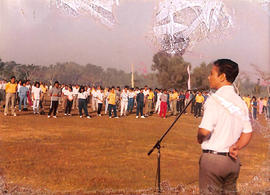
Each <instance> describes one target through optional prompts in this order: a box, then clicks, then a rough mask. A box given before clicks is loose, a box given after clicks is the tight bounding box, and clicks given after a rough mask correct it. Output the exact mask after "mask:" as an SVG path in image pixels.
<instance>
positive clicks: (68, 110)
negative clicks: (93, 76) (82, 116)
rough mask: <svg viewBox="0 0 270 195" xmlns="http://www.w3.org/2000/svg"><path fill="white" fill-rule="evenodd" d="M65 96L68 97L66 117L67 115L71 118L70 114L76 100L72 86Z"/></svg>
mask: <svg viewBox="0 0 270 195" xmlns="http://www.w3.org/2000/svg"><path fill="white" fill-rule="evenodd" d="M65 95H66V96H67V103H66V108H65V116H67V115H68V116H71V114H70V112H71V108H72V104H73V99H74V93H73V89H72V86H69V87H68V90H67V91H65Z"/></svg>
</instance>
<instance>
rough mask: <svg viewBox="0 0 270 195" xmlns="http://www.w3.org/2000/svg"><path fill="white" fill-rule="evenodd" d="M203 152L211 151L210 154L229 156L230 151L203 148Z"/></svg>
mask: <svg viewBox="0 0 270 195" xmlns="http://www.w3.org/2000/svg"><path fill="white" fill-rule="evenodd" d="M202 152H203V153H210V154H217V155H223V156H229V152H216V151H214V150H203V151H202Z"/></svg>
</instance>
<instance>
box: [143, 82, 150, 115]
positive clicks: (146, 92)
mask: <svg viewBox="0 0 270 195" xmlns="http://www.w3.org/2000/svg"><path fill="white" fill-rule="evenodd" d="M143 94H144V99H145V100H144V101H145V103H144V115H145V116H148V115H147V113H148V96H149V89H148V86H147V85H145V86H144V90H143Z"/></svg>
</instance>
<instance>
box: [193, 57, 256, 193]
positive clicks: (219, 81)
mask: <svg viewBox="0 0 270 195" xmlns="http://www.w3.org/2000/svg"><path fill="white" fill-rule="evenodd" d="M238 72H239V69H238V64H237V63H235V62H233V61H232V60H229V59H220V60H217V61H215V62H214V63H213V67H212V70H211V73H210V75H209V77H208V80H209V83H210V88H212V89H215V90H217V91H216V92H215V93H214V94H211V95H210V97H208V98H207V100H206V102H205V105H204V115H203V118H202V121H201V124H200V126H199V130H198V137H197V139H198V142H199V143H200V144H201V148H202V155H201V158H200V162H199V166H200V169H199V187H200V193H201V194H237V188H236V181H237V178H238V175H239V171H240V161H239V158H238V152H239V150H241V149H242V148H243V147H245V146H246V145H248V143H249V141H250V139H251V135H252V127H251V123H250V118H249V112H248V108H247V106H246V104H245V102H244V101H243V100H242V99H241V97H239V96H238V95H237V94H236V93H235V91H234V88H233V86H232V83H233V82H234V80H235V78H236V77H237V75H238Z"/></svg>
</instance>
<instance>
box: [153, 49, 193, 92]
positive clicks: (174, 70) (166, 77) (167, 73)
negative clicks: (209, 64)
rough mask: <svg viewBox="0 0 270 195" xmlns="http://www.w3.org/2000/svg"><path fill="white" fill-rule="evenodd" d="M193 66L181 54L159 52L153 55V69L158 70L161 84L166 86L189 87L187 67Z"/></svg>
mask: <svg viewBox="0 0 270 195" xmlns="http://www.w3.org/2000/svg"><path fill="white" fill-rule="evenodd" d="M188 66H191V64H190V63H189V62H186V61H185V60H184V59H183V57H181V56H176V55H175V56H171V55H169V54H167V53H164V52H159V53H157V54H155V55H154V57H153V64H152V70H153V71H157V74H156V75H157V79H158V82H159V84H160V85H161V86H162V87H164V88H178V89H179V88H182V89H183V88H187V80H188V73H187V67H188Z"/></svg>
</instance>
